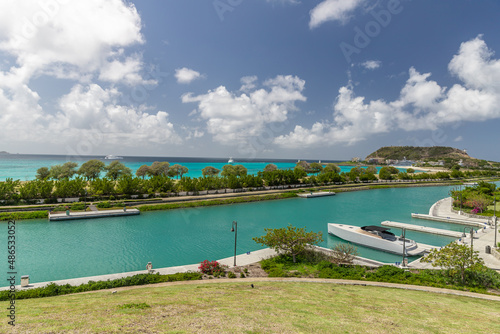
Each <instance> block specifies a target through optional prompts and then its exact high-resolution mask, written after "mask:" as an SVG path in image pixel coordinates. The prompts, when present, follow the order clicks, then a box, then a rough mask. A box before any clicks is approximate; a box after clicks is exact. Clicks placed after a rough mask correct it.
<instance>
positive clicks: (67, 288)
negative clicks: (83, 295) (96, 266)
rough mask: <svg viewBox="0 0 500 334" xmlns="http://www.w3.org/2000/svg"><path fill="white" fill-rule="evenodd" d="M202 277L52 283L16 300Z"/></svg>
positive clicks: (19, 293)
mask: <svg viewBox="0 0 500 334" xmlns="http://www.w3.org/2000/svg"><path fill="white" fill-rule="evenodd" d="M201 277H202V275H201V274H200V273H198V272H188V273H177V274H172V275H160V274H159V273H157V274H138V275H134V276H130V277H124V278H119V279H115V280H107V281H99V282H94V281H89V282H88V283H86V284H81V285H79V286H72V285H69V284H66V285H57V284H55V283H50V284H49V285H47V286H46V287H43V288H35V289H28V290H17V291H16V299H28V298H42V297H52V296H61V295H67V294H70V293H78V292H85V291H95V290H103V289H113V288H119V287H123V286H133V285H145V284H154V283H163V282H175V281H191V280H199V279H201ZM4 300H9V291H1V292H0V301H4Z"/></svg>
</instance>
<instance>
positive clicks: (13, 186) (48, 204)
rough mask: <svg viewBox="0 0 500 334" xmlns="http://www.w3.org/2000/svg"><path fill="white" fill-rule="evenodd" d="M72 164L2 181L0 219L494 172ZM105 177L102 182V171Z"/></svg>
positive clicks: (229, 200)
mask: <svg viewBox="0 0 500 334" xmlns="http://www.w3.org/2000/svg"><path fill="white" fill-rule="evenodd" d="M77 167H78V164H77V163H74V162H67V163H65V164H63V165H55V166H51V167H50V168H48V167H41V168H39V169H38V170H37V179H36V180H32V181H24V182H21V181H20V180H13V179H7V180H6V181H4V182H0V220H13V219H15V220H22V219H39V218H45V217H47V215H48V212H65V211H66V210H70V211H87V210H88V209H89V205H88V204H90V203H93V204H95V205H96V206H97V208H98V209H99V210H107V209H122V208H124V207H136V208H138V209H139V210H141V211H153V210H171V209H176V208H189V207H197V206H211V205H225V204H234V203H245V202H255V201H264V200H276V199H283V198H291V197H296V196H297V193H299V192H306V191H307V192H309V191H321V190H333V191H336V192H343V191H354V190H366V189H380V188H387V187H401V186H404V187H413V186H427V185H431V186H432V185H460V184H462V183H463V182H464V181H471V180H472V181H479V180H484V179H486V178H489V179H498V178H499V177H500V172H498V171H496V170H491V169H489V170H461V167H460V166H458V165H453V166H452V167H451V169H450V171H446V172H445V171H443V170H439V171H434V172H432V173H428V172H421V173H415V170H414V169H413V168H407V169H406V170H405V171H400V170H399V169H397V168H396V167H393V166H383V167H381V168H380V169H377V168H376V167H375V166H373V165H370V166H367V167H366V168H363V167H361V166H359V165H357V166H354V167H353V168H351V170H350V171H349V172H341V169H340V167H338V166H337V165H336V164H333V163H327V164H321V163H318V162H313V163H308V162H306V161H298V162H297V163H296V166H295V168H294V169H286V170H282V169H278V168H277V166H276V165H274V164H272V163H271V164H268V165H267V166H266V167H265V168H264V170H262V171H259V172H258V173H257V174H256V175H249V174H247V169H246V168H245V167H244V166H243V165H233V164H228V165H225V166H223V168H222V170H219V169H216V168H214V167H211V166H207V167H205V168H204V169H203V176H201V177H198V178H191V177H185V176H183V175H184V174H186V173H187V172H188V170H187V168H186V167H184V166H181V165H177V164H176V165H173V166H170V164H169V163H168V162H158V161H157V162H154V163H153V164H152V165H151V166H147V165H143V166H141V167H140V168H139V169H138V170H137V171H136V175H135V176H133V175H132V172H131V170H130V169H129V168H128V167H126V166H124V165H123V164H122V163H121V162H119V161H113V162H112V163H111V164H109V165H108V166H106V165H104V163H103V162H102V161H99V160H89V161H87V162H85V163H84V164H82V165H81V166H80V167H79V169H76V168H77ZM102 172H106V175H105V177H103V178H101V177H100V176H101V173H102Z"/></svg>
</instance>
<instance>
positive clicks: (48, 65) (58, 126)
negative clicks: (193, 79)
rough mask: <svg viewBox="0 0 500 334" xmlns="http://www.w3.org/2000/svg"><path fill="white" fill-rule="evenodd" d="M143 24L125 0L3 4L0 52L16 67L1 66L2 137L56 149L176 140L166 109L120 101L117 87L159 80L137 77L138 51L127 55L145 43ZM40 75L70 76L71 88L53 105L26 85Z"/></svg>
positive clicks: (33, 0) (140, 66) (25, 0)
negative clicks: (122, 103) (126, 104)
mask: <svg viewBox="0 0 500 334" xmlns="http://www.w3.org/2000/svg"><path fill="white" fill-rule="evenodd" d="M141 25H142V24H141V19H140V16H139V14H138V12H137V10H136V8H135V7H134V5H133V4H131V3H129V2H126V1H122V0H108V1H100V0H87V1H67V0H53V1H38V0H23V1H4V2H3V3H2V10H1V11H0V52H2V54H4V55H6V56H8V57H11V58H12V59H13V61H12V64H14V65H12V66H10V67H9V68H8V69H7V67H5V69H4V70H3V71H2V70H0V110H1V112H0V122H1V124H2V126H3V128H4V130H5V131H2V133H0V140H1V141H3V142H12V140H13V138H15V143H16V145H19V146H21V145H24V147H25V148H27V147H33V146H34V145H39V147H46V146H43V145H47V144H50V145H53V146H51V147H58V149H60V148H61V146H63V147H64V145H69V146H71V147H76V146H77V145H78V143H80V142H82V141H86V140H88V138H98V139H96V140H94V142H93V143H92V145H93V149H91V150H89V151H86V152H81V153H82V154H91V153H95V152H96V151H99V150H100V148H101V147H107V146H109V147H111V146H113V145H114V147H116V146H117V145H128V146H135V147H137V146H139V147H142V145H149V144H152V143H153V144H165V143H180V142H181V140H180V138H179V136H178V135H177V134H176V132H175V130H174V128H173V124H172V123H171V122H170V121H169V119H168V114H167V113H166V112H164V111H153V110H151V108H148V107H147V106H144V105H143V106H139V107H133V106H124V105H120V100H119V98H120V97H121V96H122V93H121V92H120V91H119V90H118V89H117V88H114V87H115V84H116V83H124V84H127V85H131V86H133V85H138V84H139V85H143V84H147V85H154V84H156V81H154V80H144V79H143V78H142V76H141V72H142V71H143V61H142V56H141V55H140V54H139V53H134V54H127V48H128V47H131V46H135V45H141V44H142V43H144V38H143V36H142V34H141ZM44 76H51V77H54V78H56V79H61V78H63V79H69V80H68V81H67V82H69V83H70V85H72V88H71V90H70V92H69V93H66V94H65V95H63V96H59V97H57V96H55V97H52V99H53V100H56V101H58V102H57V103H55V104H54V103H53V102H50V101H44V100H43V99H42V98H41V97H40V95H39V94H38V93H37V92H36V91H35V90H33V88H32V87H31V81H32V79H33V78H39V77H44ZM97 80H99V81H101V83H100V84H97V83H95V81H97ZM71 81H73V82H71ZM104 85H111V87H110V88H109V87H108V88H106V87H105V86H104ZM70 87H71V86H70ZM49 149H50V148H49Z"/></svg>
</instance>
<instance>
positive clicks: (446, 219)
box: [411, 211, 487, 228]
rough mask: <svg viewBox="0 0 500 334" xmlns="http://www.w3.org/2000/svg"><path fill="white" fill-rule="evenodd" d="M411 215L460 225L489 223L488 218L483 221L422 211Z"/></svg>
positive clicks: (481, 225)
mask: <svg viewBox="0 0 500 334" xmlns="http://www.w3.org/2000/svg"><path fill="white" fill-rule="evenodd" d="M450 212H451V211H450ZM411 217H412V218H417V219H425V220H432V221H436V222H442V223H450V224H458V225H465V226H473V227H480V228H483V227H485V226H487V223H486V222H487V220H485V221H484V222H481V221H478V220H471V219H463V218H457V217H450V216H446V217H441V216H431V215H426V214H422V213H412V214H411Z"/></svg>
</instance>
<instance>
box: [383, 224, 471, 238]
mask: <svg viewBox="0 0 500 334" xmlns="http://www.w3.org/2000/svg"><path fill="white" fill-rule="evenodd" d="M381 224H382V226H389V227H396V228H401V229H403V228H404V229H406V230H410V231H417V232H422V233H430V234H437V235H443V236H446V237H452V238H461V237H462V234H463V233H462V232H456V231H449V230H443V229H440V228H433V227H427V226H421V225H413V224H405V223H398V222H393V221H388V220H386V221H383V222H382V223H381Z"/></svg>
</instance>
